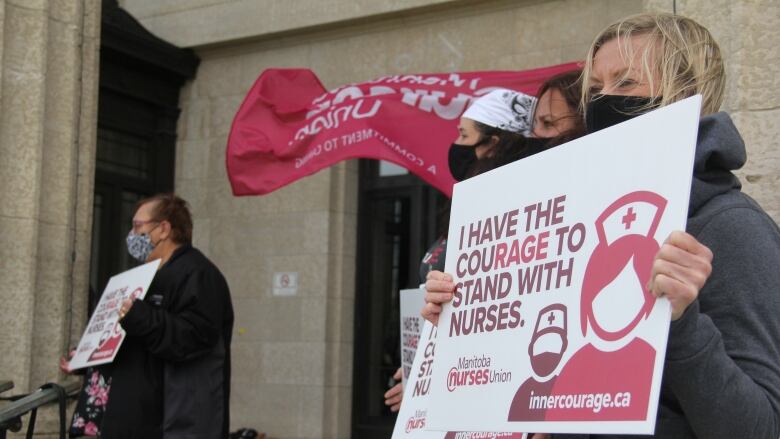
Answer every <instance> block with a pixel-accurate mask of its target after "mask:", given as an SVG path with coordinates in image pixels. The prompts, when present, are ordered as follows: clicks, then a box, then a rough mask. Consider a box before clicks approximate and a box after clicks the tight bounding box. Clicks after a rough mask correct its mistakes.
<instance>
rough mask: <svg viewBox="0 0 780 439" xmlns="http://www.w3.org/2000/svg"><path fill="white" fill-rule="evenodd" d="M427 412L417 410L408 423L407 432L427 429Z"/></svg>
mask: <svg viewBox="0 0 780 439" xmlns="http://www.w3.org/2000/svg"><path fill="white" fill-rule="evenodd" d="M425 415H426V411H425V410H417V411H415V412H414V414H413V415H412V416H410V417H409V419H408V420H407V421H406V432H407V433H411V432H412V431H413V430H421V429H423V428H425Z"/></svg>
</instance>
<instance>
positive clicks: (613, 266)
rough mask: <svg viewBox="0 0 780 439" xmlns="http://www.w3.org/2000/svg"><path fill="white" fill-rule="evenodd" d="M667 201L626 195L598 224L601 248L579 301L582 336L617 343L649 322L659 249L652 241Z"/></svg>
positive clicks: (590, 264) (587, 273)
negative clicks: (590, 333) (589, 334)
mask: <svg viewBox="0 0 780 439" xmlns="http://www.w3.org/2000/svg"><path fill="white" fill-rule="evenodd" d="M665 206H666V200H665V199H663V198H661V197H660V196H658V195H657V194H654V193H651V192H634V193H630V194H627V195H625V196H623V197H621V198H620V199H618V200H617V201H615V202H614V203H613V204H612V205H611V206H610V207H608V208H607V209H606V210H605V211H604V213H603V214H602V215H601V216H600V217H599V219H598V220H597V221H596V226H597V231H598V233H599V244H598V245H597V246H596V248H595V249H594V250H593V253H592V254H591V256H590V260H589V261H588V265H587V267H586V269H585V277H584V279H583V283H582V294H581V296H580V321H581V325H582V334H583V335H585V334H586V333H587V328H588V326H590V328H591V329H592V330H593V332H594V333H595V334H596V335H597V336H598V337H599V338H600V339H602V340H605V341H617V340H620V339H622V338H623V337H625V336H626V335H628V333H629V332H631V331H632V330H633V329H634V328H636V327H637V325H639V323H640V322H641V321H642V320H643V319H644V318H645V317H647V316H648V315H649V314H650V312H651V311H652V309H653V306H654V305H655V297H653V295H652V294H651V293H650V291H649V290H648V289H647V283H648V281H649V280H650V273H651V270H652V265H653V259H654V258H655V255H656V254H657V253H658V250H659V246H658V243H657V242H656V240H655V238H654V237H653V235H655V230H656V228H657V227H658V223H659V221H660V219H661V215H662V214H663V211H664V208H665Z"/></svg>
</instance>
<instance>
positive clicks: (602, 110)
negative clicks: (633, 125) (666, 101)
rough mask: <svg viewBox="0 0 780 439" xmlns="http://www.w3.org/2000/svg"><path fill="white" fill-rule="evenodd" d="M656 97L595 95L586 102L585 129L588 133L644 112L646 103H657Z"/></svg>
mask: <svg viewBox="0 0 780 439" xmlns="http://www.w3.org/2000/svg"><path fill="white" fill-rule="evenodd" d="M658 101H659V100H658V99H657V98H650V97H643V96H616V95H595V96H593V98H592V99H591V101H590V102H588V108H587V114H586V115H585V130H586V132H587V133H588V134H590V133H595V132H596V131H599V130H603V129H604V128H609V127H611V126H612V125H617V124H619V123H621V122H625V121H627V120H629V119H633V118H635V117H637V116H639V115H641V114H644V113H646V112H647V111H649V110H647V109H645V110H642V109H643V108H646V107H647V106H648V105H652V104H657V103H658Z"/></svg>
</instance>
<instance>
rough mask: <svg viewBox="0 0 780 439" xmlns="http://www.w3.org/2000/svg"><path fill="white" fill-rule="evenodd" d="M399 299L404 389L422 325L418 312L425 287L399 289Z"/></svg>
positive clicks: (420, 309)
mask: <svg viewBox="0 0 780 439" xmlns="http://www.w3.org/2000/svg"><path fill="white" fill-rule="evenodd" d="M400 293H401V294H400V295H399V296H400V300H401V370H402V371H403V374H402V382H403V387H404V389H405V388H406V382H407V380H408V379H409V371H410V370H411V369H412V362H413V361H414V354H415V352H417V342H418V340H419V339H420V331H421V330H422V326H423V322H424V320H423V318H422V315H421V314H420V311H422V307H423V305H425V289H423V288H410V289H407V290H401V291H400Z"/></svg>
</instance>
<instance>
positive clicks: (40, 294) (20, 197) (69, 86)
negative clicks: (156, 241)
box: [0, 0, 100, 431]
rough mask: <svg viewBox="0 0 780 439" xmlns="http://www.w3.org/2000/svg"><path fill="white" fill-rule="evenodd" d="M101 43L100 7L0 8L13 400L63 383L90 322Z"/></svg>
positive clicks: (6, 329)
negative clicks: (62, 367) (61, 363)
mask: <svg viewBox="0 0 780 439" xmlns="http://www.w3.org/2000/svg"><path fill="white" fill-rule="evenodd" d="M99 33H100V2H99V1H98V0H72V1H56V0H0V188H2V190H0V243H1V244H2V245H0V260H2V261H3V262H2V263H0V303H2V306H0V327H1V328H2V330H1V331H0V333H2V337H0V379H11V380H13V381H14V383H15V384H16V389H15V390H14V392H15V393H24V392H27V391H29V390H31V389H34V388H36V387H38V386H40V385H42V384H44V383H46V382H50V381H59V380H61V379H62V378H63V377H62V376H61V374H60V372H59V369H58V366H57V365H58V360H59V357H60V356H61V355H63V354H64V353H65V352H66V351H67V348H68V346H70V345H72V344H73V343H74V342H75V341H77V340H78V338H79V337H80V336H81V331H82V329H83V324H84V323H85V319H86V300H87V289H88V273H89V250H90V232H91V221H92V184H93V174H94V163H95V128H96V118H97V88H98V53H99V52H98V50H99ZM9 393H13V392H9ZM52 428H54V425H53V424H51V423H50V422H46V417H44V422H43V423H42V424H41V425H40V426H39V428H38V431H47V430H48V431H52Z"/></svg>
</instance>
